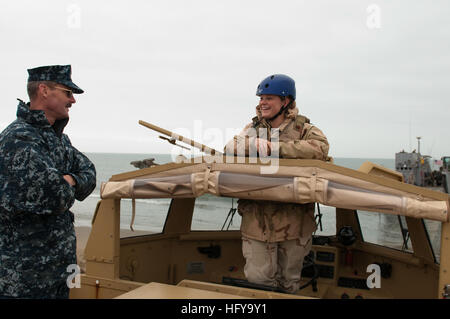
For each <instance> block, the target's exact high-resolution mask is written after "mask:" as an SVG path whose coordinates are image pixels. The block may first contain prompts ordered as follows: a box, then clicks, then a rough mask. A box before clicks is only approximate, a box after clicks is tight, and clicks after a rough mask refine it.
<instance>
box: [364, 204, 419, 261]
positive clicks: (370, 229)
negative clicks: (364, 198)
mask: <svg viewBox="0 0 450 319" xmlns="http://www.w3.org/2000/svg"><path fill="white" fill-rule="evenodd" d="M358 219H359V224H360V227H361V232H362V234H361V236H362V240H363V241H364V242H368V243H372V244H377V245H382V246H385V247H389V248H393V249H397V250H401V251H406V252H411V253H412V252H413V250H412V244H411V240H410V239H409V232H408V226H407V225H406V220H405V217H404V216H398V215H388V214H381V213H375V212H365V211H358Z"/></svg>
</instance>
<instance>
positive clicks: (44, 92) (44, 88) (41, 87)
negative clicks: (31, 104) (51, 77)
mask: <svg viewBox="0 0 450 319" xmlns="http://www.w3.org/2000/svg"><path fill="white" fill-rule="evenodd" d="M38 92H39V94H40V95H41V96H42V97H45V98H46V97H47V95H48V86H47V85H45V84H43V83H40V84H39V90H38Z"/></svg>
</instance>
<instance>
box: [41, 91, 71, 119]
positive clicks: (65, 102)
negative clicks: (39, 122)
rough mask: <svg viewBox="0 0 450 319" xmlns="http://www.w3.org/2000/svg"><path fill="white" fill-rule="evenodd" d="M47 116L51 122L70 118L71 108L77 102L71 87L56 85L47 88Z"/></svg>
mask: <svg viewBox="0 0 450 319" xmlns="http://www.w3.org/2000/svg"><path fill="white" fill-rule="evenodd" d="M47 88H48V90H47V98H46V110H45V115H46V116H47V118H48V119H49V120H53V121H55V120H62V119H66V118H68V117H69V108H70V107H71V106H72V104H73V103H75V102H76V100H75V98H74V97H73V94H72V91H71V90H70V88H69V87H67V86H65V85H63V84H59V83H55V85H54V87H47Z"/></svg>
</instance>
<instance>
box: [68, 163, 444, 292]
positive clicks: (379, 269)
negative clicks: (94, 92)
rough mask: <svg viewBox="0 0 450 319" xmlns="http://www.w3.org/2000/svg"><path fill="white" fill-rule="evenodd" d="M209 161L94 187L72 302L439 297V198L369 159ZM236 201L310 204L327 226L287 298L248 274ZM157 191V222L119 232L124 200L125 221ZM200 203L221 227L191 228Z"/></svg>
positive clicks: (441, 265)
mask: <svg viewBox="0 0 450 319" xmlns="http://www.w3.org/2000/svg"><path fill="white" fill-rule="evenodd" d="M213 159H214V158H211V157H210V158H208V157H204V158H195V159H192V160H191V161H190V162H189V163H170V164H164V165H159V166H155V167H150V168H143V169H140V170H136V171H131V172H127V173H122V174H118V175H114V176H112V177H111V178H110V180H109V181H108V182H106V183H104V184H102V190H101V198H102V199H101V200H100V201H99V203H98V205H97V208H96V210H95V214H94V217H93V220H92V230H91V233H90V237H89V239H88V242H87V245H86V248H85V251H84V258H85V262H86V265H85V266H86V267H85V272H84V273H83V274H82V275H81V287H80V288H73V289H71V298H116V297H117V298H186V299H195V298H352V299H353V298H446V297H447V298H448V296H449V293H450V291H449V290H450V288H449V285H450V225H449V216H448V209H449V196H448V194H445V193H442V192H437V191H432V190H429V189H425V188H422V187H417V186H413V185H409V184H405V183H403V182H402V176H401V174H399V173H397V172H395V171H391V170H388V169H386V168H384V167H381V166H378V165H375V164H372V163H368V162H367V163H365V164H363V165H362V166H361V167H360V168H359V170H352V169H348V168H344V167H341V166H337V165H334V164H332V163H328V162H322V161H316V160H279V163H277V165H273V163H261V162H256V160H255V163H253V162H252V160H253V159H249V158H233V157H232V158H226V157H220V158H218V157H216V158H215V161H213ZM239 198H245V199H254V200H273V201H282V202H293V203H308V202H316V203H319V204H320V207H321V211H323V214H322V215H323V217H322V221H325V220H326V221H327V223H328V224H329V225H332V226H331V228H330V227H329V229H328V230H327V231H328V232H325V231H322V232H321V231H320V225H319V230H318V231H317V233H316V234H315V235H314V237H313V247H312V250H311V253H310V255H309V256H308V258H306V259H305V264H304V268H303V272H302V280H303V286H304V287H303V288H302V289H300V290H299V291H298V292H297V294H295V295H289V294H284V293H281V292H278V291H273V290H270V289H269V288H268V287H261V286H257V285H252V284H249V283H248V282H246V280H245V276H244V273H243V268H244V258H243V256H242V248H241V234H240V231H239V215H238V214H237V213H236V214H235V212H236V209H235V207H236V200H237V199H239ZM160 199H162V200H163V201H164V203H166V204H167V209H166V213H164V214H165V222H164V225H163V226H162V227H161V230H160V231H159V232H156V233H155V232H152V233H150V232H147V233H144V232H142V230H138V229H136V230H135V232H131V231H129V234H128V235H127V236H123V231H122V232H121V226H120V225H121V211H123V208H124V205H129V206H131V207H132V209H131V211H132V217H131V216H130V218H131V222H132V223H133V220H134V218H136V219H138V218H145V217H146V215H149V214H150V213H151V212H150V211H145V210H144V211H140V205H139V201H142V200H145V201H155V203H159V202H158V201H159V200H160ZM218 201H220V203H222V204H223V205H222V204H221V205H217V203H218ZM214 203H216V204H214ZM325 208H328V212H327V213H325V210H326V209H325ZM198 209H201V211H202V212H203V215H202V216H203V218H208V216H214V218H216V219H217V218H219V219H221V222H220V224H221V225H220V226H218V228H217V229H215V230H211V229H202V227H198V225H197V226H196V227H193V219H194V218H195V217H194V218H193V215H194V216H195V212H196V211H197V210H198ZM135 216H136V217H135ZM122 217H123V216H122ZM231 218H234V220H233V222H231ZM151 222H152V221H151V220H150V223H151ZM122 224H123V222H122ZM230 225H232V227H230ZM121 233H122V236H121ZM130 234H131V236H130Z"/></svg>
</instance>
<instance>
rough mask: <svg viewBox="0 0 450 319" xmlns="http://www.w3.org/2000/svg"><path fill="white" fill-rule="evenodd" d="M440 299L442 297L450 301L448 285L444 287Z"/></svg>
mask: <svg viewBox="0 0 450 319" xmlns="http://www.w3.org/2000/svg"><path fill="white" fill-rule="evenodd" d="M442 297H444V299H450V285H445V286H444V292H443V293H442Z"/></svg>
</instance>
